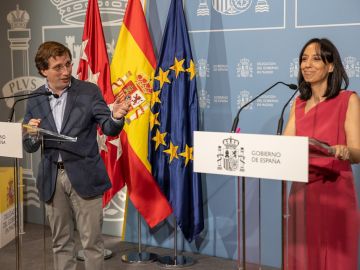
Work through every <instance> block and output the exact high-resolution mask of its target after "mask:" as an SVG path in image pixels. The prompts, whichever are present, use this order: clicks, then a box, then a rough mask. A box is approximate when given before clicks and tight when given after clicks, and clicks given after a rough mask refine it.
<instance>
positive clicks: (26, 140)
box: [23, 99, 41, 153]
mask: <svg viewBox="0 0 360 270" xmlns="http://www.w3.org/2000/svg"><path fill="white" fill-rule="evenodd" d="M32 106H34V105H32V99H29V100H28V101H27V104H26V112H25V116H24V120H23V124H27V123H29V121H30V119H32V118H34V117H33V116H32V113H31V110H30V108H31V107H32ZM40 144H41V142H40V140H38V139H36V138H35V137H34V136H30V135H29V134H26V133H25V132H24V133H23V146H24V149H25V151H26V152H28V153H34V152H36V151H37V150H38V149H39V147H40Z"/></svg>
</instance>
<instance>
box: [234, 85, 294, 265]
mask: <svg viewBox="0 0 360 270" xmlns="http://www.w3.org/2000/svg"><path fill="white" fill-rule="evenodd" d="M278 84H283V85H286V86H287V87H289V88H290V89H292V90H295V89H297V86H296V85H295V84H287V83H284V82H281V81H279V82H276V83H274V84H273V85H271V86H270V87H269V88H267V89H266V90H264V91H263V92H261V93H260V94H258V95H257V96H256V97H254V98H253V99H252V100H250V101H249V102H247V103H245V104H244V105H243V106H241V107H240V109H239V111H238V112H237V114H236V116H235V118H234V121H233V124H232V127H231V132H232V133H234V132H235V131H236V128H237V126H238V124H239V119H240V113H241V111H242V110H243V109H244V108H246V107H247V106H248V105H249V104H251V103H252V102H254V101H255V100H257V99H258V98H259V97H260V96H262V95H264V94H265V93H267V92H268V91H270V90H271V89H272V88H274V87H275V86H276V85H278ZM241 180H242V186H241V203H240V198H239V194H240V176H238V178H237V186H238V188H237V194H238V196H237V197H238V200H237V201H238V203H237V220H238V233H237V234H238V269H243V270H246V220H245V215H246V198H245V197H246V196H245V191H246V181H245V180H246V178H245V177H244V176H242V177H241ZM260 184H261V183H260V179H259V195H261V193H260V189H261V185H260ZM240 204H241V210H240ZM259 207H260V198H259ZM240 212H242V217H243V218H242V219H241V216H240ZM240 220H242V222H241V227H242V230H241V235H242V247H243V249H242V259H243V260H242V264H241V263H240ZM259 233H260V230H259ZM260 253H261V251H260ZM260 260H261V255H260ZM260 264H261V262H260Z"/></svg>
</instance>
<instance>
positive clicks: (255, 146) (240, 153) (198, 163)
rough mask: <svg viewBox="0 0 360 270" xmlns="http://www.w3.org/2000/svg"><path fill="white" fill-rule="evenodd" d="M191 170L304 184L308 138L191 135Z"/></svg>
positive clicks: (203, 133) (231, 134)
mask: <svg viewBox="0 0 360 270" xmlns="http://www.w3.org/2000/svg"><path fill="white" fill-rule="evenodd" d="M193 152H194V171H195V172H203V173H213V174H221V175H234V176H245V177H253V178H264V179H274V180H287V181H297V182H307V181H308V170H309V169H308V166H309V138H308V137H300V136H275V135H260V134H238V133H225V132H224V133H222V132H201V131H195V132H194V151H193Z"/></svg>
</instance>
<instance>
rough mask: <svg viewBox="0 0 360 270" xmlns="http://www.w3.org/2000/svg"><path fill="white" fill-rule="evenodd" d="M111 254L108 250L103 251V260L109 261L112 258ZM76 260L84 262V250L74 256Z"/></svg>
mask: <svg viewBox="0 0 360 270" xmlns="http://www.w3.org/2000/svg"><path fill="white" fill-rule="evenodd" d="M112 255H113V253H112V251H111V250H109V249H104V260H107V259H110V258H111V257H112ZM76 259H77V260H78V261H85V257H84V250H83V249H80V250H79V251H78V252H77V254H76Z"/></svg>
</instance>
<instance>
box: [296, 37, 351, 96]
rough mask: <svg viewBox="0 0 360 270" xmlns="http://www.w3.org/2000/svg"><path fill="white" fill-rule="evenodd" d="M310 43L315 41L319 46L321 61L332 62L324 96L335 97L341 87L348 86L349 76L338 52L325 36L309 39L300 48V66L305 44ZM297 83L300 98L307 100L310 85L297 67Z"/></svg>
mask: <svg viewBox="0 0 360 270" xmlns="http://www.w3.org/2000/svg"><path fill="white" fill-rule="evenodd" d="M312 43H316V44H317V45H318V46H319V53H320V57H321V59H322V61H323V62H324V63H325V64H333V66H334V69H333V71H332V72H331V73H329V76H328V83H327V85H328V86H327V89H326V91H325V94H324V97H325V98H326V99H330V98H333V97H336V96H337V95H338V94H339V92H340V90H341V89H347V88H348V86H349V78H348V76H347V74H346V71H345V68H344V66H343V64H342V62H341V58H340V54H339V52H338V50H337V49H336V47H335V45H334V44H333V43H332V42H331V41H330V40H328V39H326V38H321V39H320V38H313V39H310V40H309V41H308V42H306V44H305V45H304V47H303V48H302V50H301V52H300V55H299V66H301V61H302V56H303V54H304V51H305V49H306V47H307V46H309V45H310V44H312ZM298 85H299V90H300V98H301V99H303V100H308V99H309V98H310V97H311V95H312V92H311V86H310V84H309V83H307V82H305V80H304V77H303V75H302V73H301V68H299V75H298Z"/></svg>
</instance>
